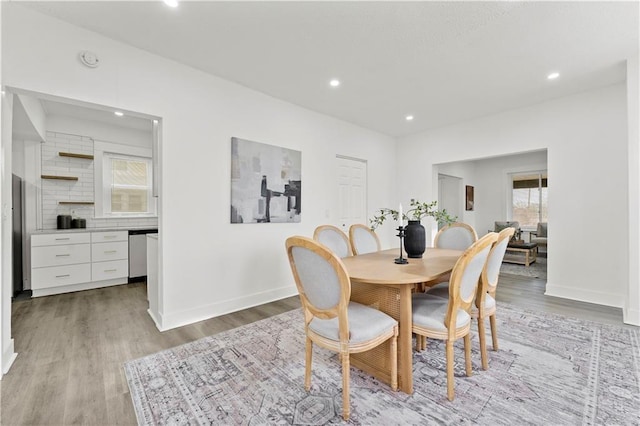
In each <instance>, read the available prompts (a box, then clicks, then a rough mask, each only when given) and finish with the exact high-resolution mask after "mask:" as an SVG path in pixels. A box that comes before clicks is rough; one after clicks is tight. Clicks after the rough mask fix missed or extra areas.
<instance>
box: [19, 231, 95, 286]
mask: <svg viewBox="0 0 640 426" xmlns="http://www.w3.org/2000/svg"><path fill="white" fill-rule="evenodd" d="M90 241H91V239H90V236H89V235H88V234H86V233H73V234H72V233H69V234H42V235H32V236H31V290H32V292H33V295H34V296H43V295H47V294H53V292H58V291H53V292H52V291H51V290H50V289H52V288H59V287H65V286H69V285H75V284H80V283H84V282H87V281H91V244H89V242H90Z"/></svg>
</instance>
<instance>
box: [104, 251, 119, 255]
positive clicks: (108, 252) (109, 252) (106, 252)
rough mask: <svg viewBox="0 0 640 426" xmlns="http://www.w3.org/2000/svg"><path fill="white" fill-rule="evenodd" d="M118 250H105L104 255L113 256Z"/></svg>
mask: <svg viewBox="0 0 640 426" xmlns="http://www.w3.org/2000/svg"><path fill="white" fill-rule="evenodd" d="M117 252H118V250H105V251H104V254H112V253H117Z"/></svg>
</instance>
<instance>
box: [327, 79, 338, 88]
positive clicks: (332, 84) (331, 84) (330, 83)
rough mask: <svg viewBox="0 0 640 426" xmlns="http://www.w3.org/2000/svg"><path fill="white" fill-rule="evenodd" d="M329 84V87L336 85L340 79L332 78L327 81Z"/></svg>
mask: <svg viewBox="0 0 640 426" xmlns="http://www.w3.org/2000/svg"><path fill="white" fill-rule="evenodd" d="M329 86H331V87H338V86H340V80H337V79H335V78H334V79H333V80H331V81H330V82H329Z"/></svg>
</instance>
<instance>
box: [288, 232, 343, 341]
mask: <svg viewBox="0 0 640 426" xmlns="http://www.w3.org/2000/svg"><path fill="white" fill-rule="evenodd" d="M285 245H286V248H287V255H288V257H289V264H290V265H291V271H292V272H293V277H294V279H295V282H296V287H297V288H298V293H299V294H300V300H301V302H302V309H303V311H304V316H305V323H306V325H309V323H310V322H311V320H312V319H313V317H317V318H320V319H331V318H335V317H338V323H339V327H340V332H339V334H340V340H341V341H345V342H346V341H348V339H349V323H348V319H347V305H348V303H349V298H350V297H351V281H350V279H349V275H348V273H347V270H346V269H345V267H344V264H343V263H342V261H341V260H340V258H339V257H338V256H336V254H335V253H333V252H332V251H331V250H329V249H328V248H327V247H325V246H324V245H322V244H321V243H318V242H317V241H314V240H312V239H311V238H307V237H301V236H294V237H289V238H287V241H286V243H285Z"/></svg>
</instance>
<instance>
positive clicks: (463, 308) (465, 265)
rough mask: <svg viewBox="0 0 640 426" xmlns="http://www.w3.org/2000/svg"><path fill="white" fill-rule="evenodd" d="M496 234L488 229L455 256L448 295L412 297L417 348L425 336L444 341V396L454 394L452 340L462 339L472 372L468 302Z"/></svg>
mask: <svg viewBox="0 0 640 426" xmlns="http://www.w3.org/2000/svg"><path fill="white" fill-rule="evenodd" d="M497 238H498V234H496V233H493V232H492V233H489V234H487V235H485V236H484V237H482V238H480V239H479V240H478V241H476V242H475V243H473V244H472V245H471V247H469V248H468V249H466V250H465V251H464V253H463V254H462V256H460V258H459V259H458V261H457V262H456V264H455V266H454V267H453V271H452V272H451V281H450V282H449V297H448V298H444V297H439V296H435V295H432V294H429V293H417V294H415V295H414V296H413V298H412V308H413V314H412V320H413V326H412V327H411V330H412V331H413V332H414V333H415V334H416V350H419V351H420V350H424V349H425V348H426V338H427V337H430V338H434V339H440V340H444V341H445V347H446V351H445V354H446V363H447V367H446V368H447V398H448V399H449V401H453V399H454V397H455V392H454V385H453V364H454V362H453V361H454V360H453V344H454V342H455V341H456V340H458V339H460V338H463V339H464V355H465V370H466V374H467V376H471V374H472V370H471V338H470V335H469V333H470V332H471V314H470V310H471V304H472V303H473V298H474V297H475V295H476V292H477V287H478V281H479V280H480V275H481V274H482V271H483V269H484V267H485V263H486V261H487V257H488V256H489V252H490V250H491V246H492V245H493V243H494V242H495V241H496V239H497Z"/></svg>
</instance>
